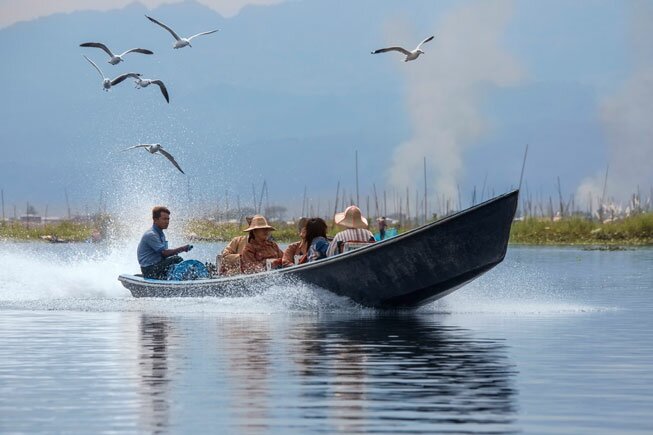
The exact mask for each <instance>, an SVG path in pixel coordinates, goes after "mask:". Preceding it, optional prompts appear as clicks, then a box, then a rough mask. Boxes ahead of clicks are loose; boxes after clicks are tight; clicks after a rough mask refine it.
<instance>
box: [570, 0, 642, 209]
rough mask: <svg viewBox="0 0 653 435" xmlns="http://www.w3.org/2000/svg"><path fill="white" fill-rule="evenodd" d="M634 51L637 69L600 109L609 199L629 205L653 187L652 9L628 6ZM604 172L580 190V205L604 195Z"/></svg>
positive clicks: (634, 3) (585, 182)
mask: <svg viewBox="0 0 653 435" xmlns="http://www.w3.org/2000/svg"><path fill="white" fill-rule="evenodd" d="M629 5H630V7H631V11H630V12H631V16H630V26H628V28H629V30H630V33H631V34H630V48H631V53H632V56H633V65H634V70H633V73H632V74H631V76H630V77H629V78H628V79H627V80H626V81H625V82H624V83H623V84H622V85H621V86H620V87H619V88H618V89H617V91H616V92H615V93H614V94H613V95H610V96H608V97H607V98H605V99H604V100H603V101H602V103H601V107H600V113H601V121H602V123H603V127H604V131H605V135H606V138H607V141H608V153H607V154H608V159H609V161H608V163H607V164H608V168H609V169H608V181H607V189H606V198H605V199H607V198H614V199H615V200H616V201H624V200H626V199H628V197H629V196H630V195H631V194H633V193H636V191H637V188H638V187H640V188H641V189H642V193H643V195H642V196H643V198H642V199H644V197H645V196H646V195H645V193H646V192H648V189H649V188H650V186H653V123H651V113H653V27H652V26H651V23H652V22H653V4H652V3H650V2H647V1H638V2H632V3H629ZM604 171H605V170H604V169H603V170H600V173H597V174H596V175H594V176H591V177H588V178H586V179H585V180H584V181H583V182H582V183H581V185H580V186H579V188H578V190H577V196H578V198H579V200H580V201H582V202H587V201H589V197H590V196H591V198H592V199H593V201H594V202H593V203H594V205H597V203H596V199H601V197H602V196H603V187H604V183H605V172H604Z"/></svg>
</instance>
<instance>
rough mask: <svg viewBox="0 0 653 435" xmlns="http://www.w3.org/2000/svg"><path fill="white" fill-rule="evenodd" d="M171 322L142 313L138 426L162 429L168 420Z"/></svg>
mask: <svg viewBox="0 0 653 435" xmlns="http://www.w3.org/2000/svg"><path fill="white" fill-rule="evenodd" d="M170 327H171V326H170V324H169V322H168V321H167V320H166V319H165V318H159V317H151V316H147V315H143V316H141V319H140V337H139V339H140V340H139V345H140V352H139V355H138V373H139V393H140V394H139V396H140V397H139V398H140V400H139V402H138V403H139V412H138V416H139V426H140V427H143V428H148V430H152V431H163V430H165V429H166V428H167V427H169V423H170V421H169V420H170V407H171V403H170V389H169V388H168V383H169V382H170V375H169V364H170V358H169V357H168V347H169V344H168V341H169V340H170V336H171V335H174V334H170V331H169V329H170Z"/></svg>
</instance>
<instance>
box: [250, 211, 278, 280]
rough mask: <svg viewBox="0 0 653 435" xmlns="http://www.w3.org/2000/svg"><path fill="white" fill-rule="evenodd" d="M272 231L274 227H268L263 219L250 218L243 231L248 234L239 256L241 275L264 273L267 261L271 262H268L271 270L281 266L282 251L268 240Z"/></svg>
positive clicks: (258, 217) (257, 216)
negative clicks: (247, 225) (250, 220)
mask: <svg viewBox="0 0 653 435" xmlns="http://www.w3.org/2000/svg"><path fill="white" fill-rule="evenodd" d="M274 230H275V229H274V227H272V226H270V225H268V221H267V220H266V219H265V217H263V216H260V215H256V216H254V217H253V218H252V222H251V223H250V224H249V227H248V228H247V229H246V230H245V231H246V232H248V233H249V237H248V239H247V245H245V249H244V250H243V253H242V254H241V255H240V264H241V267H242V271H243V273H258V272H263V271H265V270H266V269H267V263H268V260H272V261H270V263H271V267H272V268H277V267H279V266H280V265H281V258H282V257H283V251H282V250H281V249H279V246H278V245H277V244H276V243H275V242H273V241H271V240H270V233H271V232H272V231H274Z"/></svg>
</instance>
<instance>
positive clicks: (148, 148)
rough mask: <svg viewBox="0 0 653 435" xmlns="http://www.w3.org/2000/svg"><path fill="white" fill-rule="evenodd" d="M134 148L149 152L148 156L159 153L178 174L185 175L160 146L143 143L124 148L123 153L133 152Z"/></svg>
mask: <svg viewBox="0 0 653 435" xmlns="http://www.w3.org/2000/svg"><path fill="white" fill-rule="evenodd" d="M134 148H145V150H146V151H147V152H149V153H150V154H156V153H159V154H160V155H162V156H163V157H165V158H166V159H168V160H170V162H171V163H172V164H173V165H175V168H177V169H179V172H181V173H182V174H185V172H184V171H182V170H181V167H180V166H179V164H178V163H177V161H176V160H175V158H174V157H172V154H170V153H169V152H167V151H166V150H164V149H163V147H162V146H161V144H159V143H155V144H148V143H143V144H138V145H134V146H131V147H129V148H125V149H124V150H123V151H127V150H133V149H134Z"/></svg>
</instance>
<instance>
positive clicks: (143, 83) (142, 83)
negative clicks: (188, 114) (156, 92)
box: [134, 77, 170, 103]
mask: <svg viewBox="0 0 653 435" xmlns="http://www.w3.org/2000/svg"><path fill="white" fill-rule="evenodd" d="M134 83H136V89H140V88H147V87H148V86H150V85H157V86H158V87H159V88H160V89H161V93H162V94H163V98H165V99H166V101H167V102H168V103H170V96H169V95H168V89H166V85H164V84H163V82H162V81H161V80H159V79H142V78H140V77H137V78H136V80H134Z"/></svg>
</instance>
